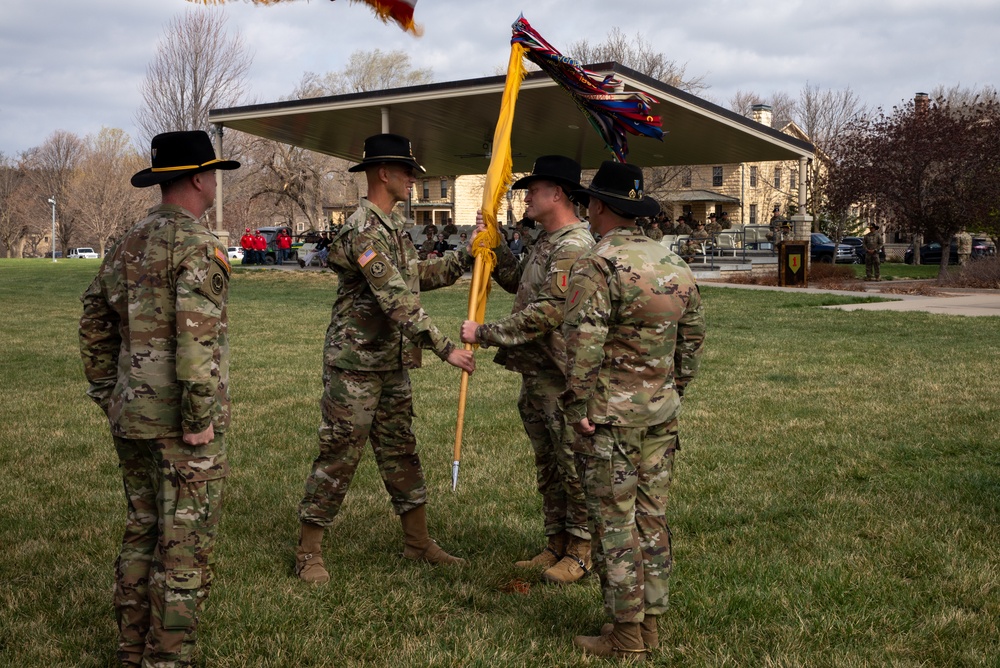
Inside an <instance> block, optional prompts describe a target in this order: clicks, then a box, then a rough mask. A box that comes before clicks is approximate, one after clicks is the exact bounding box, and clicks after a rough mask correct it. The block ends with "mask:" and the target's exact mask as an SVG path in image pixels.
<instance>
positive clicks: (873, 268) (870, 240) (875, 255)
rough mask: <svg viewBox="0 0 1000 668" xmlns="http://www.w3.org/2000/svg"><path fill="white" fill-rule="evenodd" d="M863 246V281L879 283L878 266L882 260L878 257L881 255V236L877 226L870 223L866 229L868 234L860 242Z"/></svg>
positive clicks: (879, 269)
mask: <svg viewBox="0 0 1000 668" xmlns="http://www.w3.org/2000/svg"><path fill="white" fill-rule="evenodd" d="M862 241H863V243H864V246H865V280H866V281H872V280H874V281H880V280H882V278H881V276H880V271H881V268H880V265H881V262H882V258H881V257H879V256H880V255H881V253H882V247H883V245H884V244H883V242H882V235H881V234H879V231H878V225H876V224H875V223H872V224H871V226H870V227H869V228H868V234H866V235H865V238H864V239H863V240H862Z"/></svg>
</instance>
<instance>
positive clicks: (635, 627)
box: [573, 622, 646, 661]
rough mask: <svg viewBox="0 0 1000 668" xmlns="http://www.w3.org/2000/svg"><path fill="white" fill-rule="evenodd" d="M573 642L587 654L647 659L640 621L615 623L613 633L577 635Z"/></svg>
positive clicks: (634, 659)
mask: <svg viewBox="0 0 1000 668" xmlns="http://www.w3.org/2000/svg"><path fill="white" fill-rule="evenodd" d="M573 644H574V645H576V646H577V647H580V648H582V649H583V651H584V652H586V653H587V654H593V655H594V656H603V657H618V658H621V659H626V660H629V661H645V660H646V648H645V646H643V644H642V633H641V631H640V629H639V623H638V622H630V623H628V624H621V623H619V622H615V623H614V627H613V628H612V630H611V633H608V634H607V635H604V634H602V635H599V636H577V637H575V638H573Z"/></svg>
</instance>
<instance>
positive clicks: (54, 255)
mask: <svg viewBox="0 0 1000 668" xmlns="http://www.w3.org/2000/svg"><path fill="white" fill-rule="evenodd" d="M49 204H51V205H52V261H53V262H55V261H56V196H55V195H53V196H52V197H50V198H49Z"/></svg>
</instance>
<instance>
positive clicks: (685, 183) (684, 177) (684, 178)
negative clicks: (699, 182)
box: [681, 167, 691, 188]
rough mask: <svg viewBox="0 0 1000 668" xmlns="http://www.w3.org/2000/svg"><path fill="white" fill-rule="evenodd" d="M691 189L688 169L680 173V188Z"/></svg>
mask: <svg viewBox="0 0 1000 668" xmlns="http://www.w3.org/2000/svg"><path fill="white" fill-rule="evenodd" d="M690 187H691V168H690V167H688V168H687V169H685V170H684V171H683V172H682V173H681V188H690Z"/></svg>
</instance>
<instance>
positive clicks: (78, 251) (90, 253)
mask: <svg viewBox="0 0 1000 668" xmlns="http://www.w3.org/2000/svg"><path fill="white" fill-rule="evenodd" d="M66 257H68V258H70V259H73V258H77V259H80V260H96V259H97V258H98V257H99V256H98V255H97V252H96V251H94V249H93V248H70V249H69V255H67V256H66Z"/></svg>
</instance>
